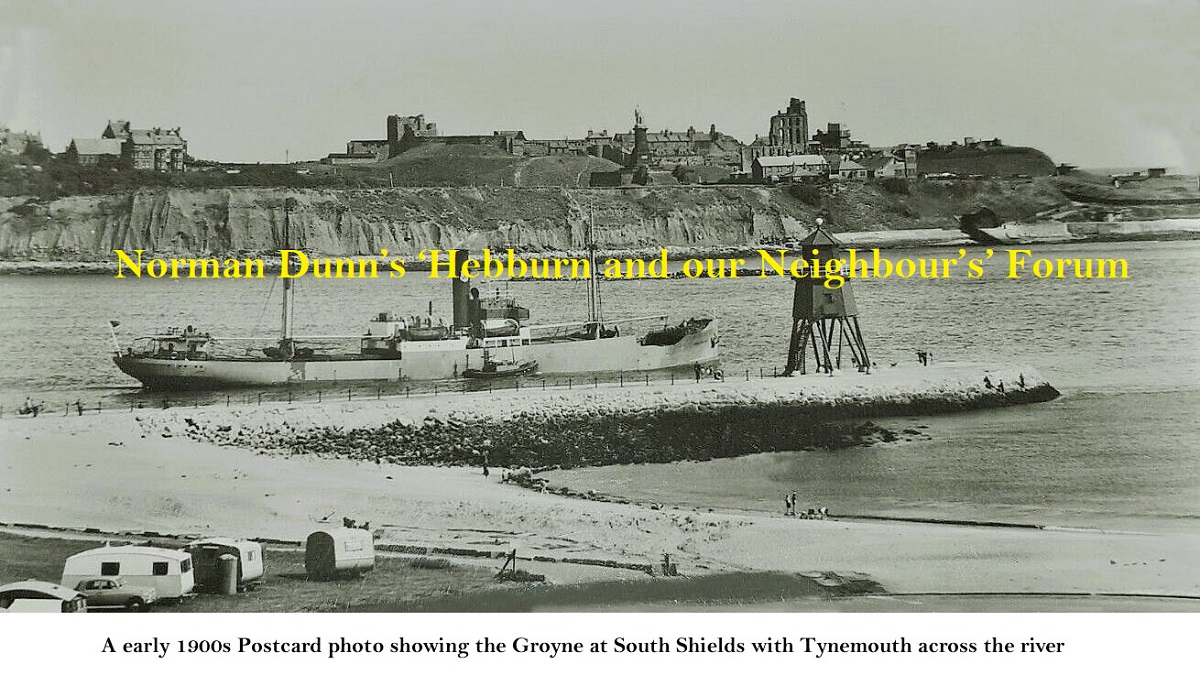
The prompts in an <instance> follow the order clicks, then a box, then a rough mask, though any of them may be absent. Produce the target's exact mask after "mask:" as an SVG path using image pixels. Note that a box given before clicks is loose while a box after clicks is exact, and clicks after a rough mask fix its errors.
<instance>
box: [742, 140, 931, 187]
mask: <svg viewBox="0 0 1200 675" xmlns="http://www.w3.org/2000/svg"><path fill="white" fill-rule="evenodd" d="M750 173H751V175H753V177H754V178H755V179H756V180H761V181H772V182H775V181H792V182H806V181H810V180H818V179H838V180H868V179H874V178H906V177H910V176H915V175H916V150H915V149H909V148H906V147H902V148H898V149H895V150H892V151H879V152H871V153H862V154H858V155H839V154H826V155H818V154H807V155H764V156H762V157H756V158H754V160H753V162H752V163H751V169H750Z"/></svg>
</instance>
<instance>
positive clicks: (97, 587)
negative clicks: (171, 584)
mask: <svg viewBox="0 0 1200 675" xmlns="http://www.w3.org/2000/svg"><path fill="white" fill-rule="evenodd" d="M75 590H77V591H79V592H80V593H82V594H84V595H85V596H87V601H88V606H89V607H124V608H126V609H129V610H133V611H138V612H144V611H146V610H148V609H150V605H152V604H154V603H155V602H156V601H157V600H158V591H156V590H154V587H153V586H130V585H129V584H127V583H125V580H124V579H122V578H121V577H96V578H94V579H84V580H83V581H80V582H79V583H78V584H76V586H75Z"/></svg>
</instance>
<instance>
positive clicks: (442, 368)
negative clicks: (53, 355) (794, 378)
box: [113, 321, 718, 391]
mask: <svg viewBox="0 0 1200 675" xmlns="http://www.w3.org/2000/svg"><path fill="white" fill-rule="evenodd" d="M467 344H468V341H467V340H465V339H455V340H438V341H431V342H405V343H404V344H403V348H402V349H401V352H400V353H399V354H398V356H397V357H385V358H369V357H362V356H359V355H347V356H345V357H343V358H339V357H336V356H335V357H325V358H320V359H312V360H291V361H282V360H250V359H243V360H224V359H207V360H187V359H164V358H155V357H143V356H117V357H114V358H113V361H114V363H116V365H117V367H118V368H120V369H121V370H122V371H123V372H124V373H126V374H127V375H130V376H132V377H134V378H136V379H137V380H138V381H140V382H141V383H142V385H143V386H145V387H146V388H147V389H151V390H156V391H193V390H207V389H230V388H242V387H279V386H287V385H304V384H322V383H337V382H380V383H382V382H403V381H420V380H444V379H452V378H455V377H459V376H460V375H461V374H462V373H463V372H464V371H466V370H468V369H470V368H479V367H481V366H482V365H483V362H484V361H483V350H482V349H480V348H469V347H468V346H467ZM493 351H495V352H496V353H497V354H499V355H501V356H503V357H504V358H505V359H506V360H509V359H511V360H513V361H518V362H520V361H537V362H538V366H539V367H538V372H540V373H542V374H546V375H553V374H571V373H586V372H606V371H612V372H619V371H651V370H666V369H671V368H679V367H684V366H689V365H691V364H695V363H699V364H702V365H707V364H711V363H715V362H716V361H717V358H718V334H717V322H716V321H711V322H710V323H709V324H708V325H707V326H705V327H703V328H701V329H699V330H697V331H695V332H693V333H690V334H688V335H685V336H684V337H683V338H682V339H681V340H680V341H679V342H677V343H675V344H673V345H667V346H645V345H642V344H639V343H638V340H637V338H635V337H632V336H630V337H624V336H622V337H611V338H604V339H599V340H560V341H553V342H537V341H535V342H533V343H531V344H527V345H514V346H511V347H503V348H502V349H500V350H493Z"/></svg>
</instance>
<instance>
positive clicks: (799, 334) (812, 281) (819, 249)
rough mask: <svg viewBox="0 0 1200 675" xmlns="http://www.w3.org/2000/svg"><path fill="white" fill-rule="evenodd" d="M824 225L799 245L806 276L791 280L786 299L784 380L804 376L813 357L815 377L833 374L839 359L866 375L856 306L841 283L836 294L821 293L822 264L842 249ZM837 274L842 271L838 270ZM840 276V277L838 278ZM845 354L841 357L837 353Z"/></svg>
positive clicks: (846, 283) (820, 221)
mask: <svg viewBox="0 0 1200 675" xmlns="http://www.w3.org/2000/svg"><path fill="white" fill-rule="evenodd" d="M824 226H825V219H824V218H822V217H818V218H817V226H816V228H815V229H814V230H813V231H812V232H811V233H810V234H809V235H808V236H807V237H805V238H804V240H803V241H801V242H800V250H801V251H802V252H803V256H804V259H805V260H807V261H808V264H809V267H808V269H809V270H810V275H809V276H807V277H805V278H803V279H796V288H795V294H794V295H793V298H792V330H791V341H790V344H789V345H788V359H787V367H786V368H785V369H784V375H785V376H787V375H791V374H792V373H794V372H797V371H799V372H800V374H801V375H803V374H804V373H806V372H807V369H808V355H809V353H811V355H812V357H813V366H814V370H815V372H818V373H829V374H831V375H832V374H833V369H834V368H838V369H839V370H840V369H841V367H842V358H843V355H845V356H846V357H847V358H848V359H849V361H850V364H851V365H852V366H854V367H855V368H856V369H857V370H859V371H860V372H870V369H871V360H870V358H869V357H868V356H867V345H866V342H865V341H864V340H863V336H862V331H861V330H860V329H859V327H858V306H857V305H856V304H855V302H854V293H853V292H852V291H851V290H850V279H849V278H848V277H847V278H846V279H845V281H844V282H843V284H842V286H841V287H840V288H826V287H825V281H826V279H827V277H826V274H825V267H824V266H825V264H826V261H828V260H836V259H837V258H838V257H839V255H840V253H841V251H842V244H841V242H839V241H838V240H837V239H835V238H834V237H833V235H831V234H829V233H828V232H826V231H825V227H824ZM815 266H820V269H821V274H820V276H819V277H817V278H812V276H811V270H812V269H813V268H814V267H815ZM841 272H842V273H848V270H846V269H842V271H841ZM843 276H846V274H843ZM843 352H847V353H845V354H844V353H843Z"/></svg>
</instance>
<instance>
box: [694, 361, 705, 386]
mask: <svg viewBox="0 0 1200 675" xmlns="http://www.w3.org/2000/svg"><path fill="white" fill-rule="evenodd" d="M693 365H694V367H695V368H696V382H697V383H699V382H700V377H701V376H703V375H704V368H702V367H701V366H700V362H699V361H697V362H696V363H695V364H693Z"/></svg>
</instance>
